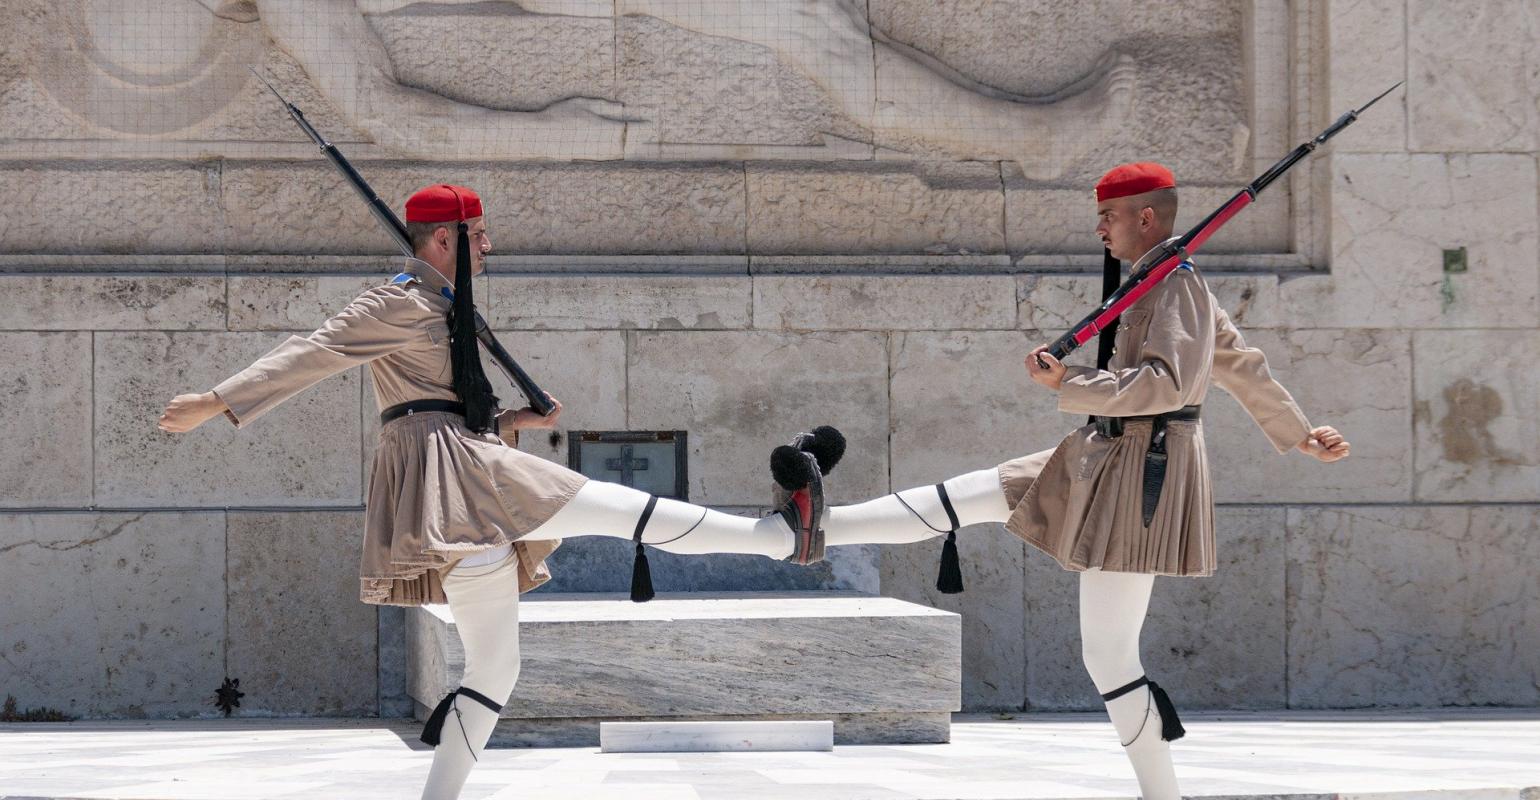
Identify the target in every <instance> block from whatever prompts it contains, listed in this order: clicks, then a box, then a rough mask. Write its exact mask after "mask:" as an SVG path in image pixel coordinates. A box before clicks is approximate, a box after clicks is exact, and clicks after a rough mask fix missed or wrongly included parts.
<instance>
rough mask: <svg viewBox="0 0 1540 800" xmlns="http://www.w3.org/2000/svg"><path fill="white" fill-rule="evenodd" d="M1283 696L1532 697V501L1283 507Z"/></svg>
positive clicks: (1360, 700) (1536, 689)
mask: <svg viewBox="0 0 1540 800" xmlns="http://www.w3.org/2000/svg"><path fill="white" fill-rule="evenodd" d="M1288 525H1289V548H1288V549H1289V563H1288V582H1289V603H1288V613H1289V643H1288V666H1289V683H1288V685H1289V704H1290V706H1291V707H1301V708H1359V707H1366V706H1429V705H1432V706H1439V705H1524V706H1528V705H1535V704H1537V703H1540V680H1537V677H1540V624H1536V623H1537V620H1536V609H1537V608H1540V587H1537V584H1536V582H1535V579H1534V573H1533V571H1532V570H1527V569H1514V565H1516V564H1534V563H1535V562H1536V559H1537V558H1540V535H1537V534H1540V529H1537V523H1536V516H1535V511H1534V507H1533V506H1482V507H1469V508H1463V507H1455V506H1434V507H1428V506H1423V507H1416V506H1353V507H1346V508H1317V509H1311V508H1301V509H1290V511H1289V523H1288Z"/></svg>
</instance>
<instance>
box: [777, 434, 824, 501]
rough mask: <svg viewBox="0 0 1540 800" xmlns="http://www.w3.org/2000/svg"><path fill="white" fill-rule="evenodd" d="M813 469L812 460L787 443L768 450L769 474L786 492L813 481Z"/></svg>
mask: <svg viewBox="0 0 1540 800" xmlns="http://www.w3.org/2000/svg"><path fill="white" fill-rule="evenodd" d="M813 469H814V467H813V462H811V461H809V460H808V459H807V456H806V455H804V454H803V453H802V451H801V450H798V449H797V448H795V447H792V446H791V445H789V444H783V445H781V446H780V447H777V448H775V449H774V450H771V451H770V476H771V477H773V478H775V482H776V483H778V484H780V486H781V488H782V489H785V490H786V491H788V492H795V491H797V490H798V489H803V488H806V487H807V485H808V484H809V483H811V482H812V481H813Z"/></svg>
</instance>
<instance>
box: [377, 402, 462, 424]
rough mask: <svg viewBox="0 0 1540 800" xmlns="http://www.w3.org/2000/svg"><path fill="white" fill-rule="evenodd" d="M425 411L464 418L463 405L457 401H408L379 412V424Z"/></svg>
mask: <svg viewBox="0 0 1540 800" xmlns="http://www.w3.org/2000/svg"><path fill="white" fill-rule="evenodd" d="M425 411H445V412H448V413H450V414H459V415H460V416H462V417H463V416H465V404H464V403H461V402H459V401H457V400H410V401H408V402H405V403H397V404H396V405H393V406H391V407H390V408H387V409H385V410H384V411H381V412H380V424H381V425H384V424H385V423H387V422H390V421H391V420H393V419H399V418H401V417H405V416H410V415H412V414H421V413H423V412H425Z"/></svg>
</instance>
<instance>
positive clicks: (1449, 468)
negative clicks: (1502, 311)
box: [1354, 330, 1540, 502]
mask: <svg viewBox="0 0 1540 800" xmlns="http://www.w3.org/2000/svg"><path fill="white" fill-rule="evenodd" d="M1412 344H1413V353H1414V360H1415V364H1414V369H1413V370H1412V374H1413V375H1414V376H1415V377H1416V385H1415V386H1414V387H1413V388H1414V397H1415V413H1414V414H1413V416H1412V428H1413V433H1414V436H1415V440H1416V449H1415V451H1414V455H1413V464H1414V469H1415V470H1416V489H1415V491H1416V499H1417V500H1418V501H1421V502H1469V501H1476V502H1482V501H1488V502H1490V501H1504V500H1507V501H1523V502H1535V501H1540V375H1537V373H1536V372H1535V367H1534V365H1535V361H1536V360H1537V359H1540V331H1492V330H1487V331H1418V332H1417V333H1415V334H1414V335H1413V338H1412ZM1356 455H1357V454H1356V453H1355V454H1354V456H1355V457H1356Z"/></svg>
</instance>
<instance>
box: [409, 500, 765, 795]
mask: <svg viewBox="0 0 1540 800" xmlns="http://www.w3.org/2000/svg"><path fill="white" fill-rule="evenodd" d="M648 497H649V495H647V494H645V493H643V492H639V491H637V490H635V489H631V488H628V487H625V486H621V485H619V484H614V483H605V482H603V481H589V482H587V483H585V484H583V487H582V488H581V489H578V492H577V494H576V495H574V496H573V498H572V500H571V501H569V502H568V503H567V504H566V505H565V506H562V508H561V510H560V511H558V512H556V514H555V515H553V516H552V517H551V519H550V520H548V521H547V522H546V523H545V524H544V525H541V526H540V527H539V528H536V529H535V530H533V531H531V532H530V533H528V534H525V536H524V537H523V538H524V539H525V540H541V539H561V538H565V537H568V536H612V537H616V538H621V539H630V538H631V537H632V535H633V534H634V533H635V532H636V523H637V520H638V519H640V518H641V515H642V510H643V509H644V508H646V506H647V500H648ZM642 541H644V542H646V543H647V544H649V545H653V546H656V547H657V548H658V549H660V550H666V551H668V552H670V553H686V554H698V553H749V554H754V555H762V556H769V557H770V558H785V557H786V556H788V555H790V554H791V550H792V532H791V528H790V527H789V526H787V524H786V521H785V520H783V519H781V517H780V515H779V514H772V515H770V516H768V517H764V518H761V519H752V518H749V517H740V516H736V515H733V514H724V513H722V512H720V511H711V510H708V509H705V508H702V507H700V506H695V505H691V504H689V503H681V502H679V501H677V500H668V499H664V498H659V499H658V503H657V506H656V507H654V508H653V511H652V516H651V517H649V518H648V521H647V528H646V529H645V531H643V533H642ZM495 557H496V554H494V555H493V558H495ZM477 560H479V561H485V562H487V563H480V564H478V563H475V562H476V561H477ZM444 594H445V595H446V596H448V598H449V610H450V611H451V612H452V613H453V614H454V620H455V629H456V630H457V631H459V634H460V641H461V642H462V643H463V644H464V646H465V675H464V676H463V677H462V678H461V679H460V685H461V686H462V687H465V688H468V689H472V690H474V691H477V692H480V693H481V694H484V695H486V696H487V697H488V698H490V699H491V700H493V701H494V702H496V703H498V704H502V703H506V702H507V701H508V696H509V695H510V694H512V693H513V685H514V682H515V681H517V680H518V677H519V581H518V559H517V558H512V557H508V555H507V554H506V553H505V556H504V558H502V559H500V560H496V561H491V560H489V559H486V558H483V559H476V560H472V559H465V560H462V561H461V562H460V563H459V564H456V565H455V567H454V569H452V570H450V571H449V574H448V575H446V576H445V577H444ZM496 724H497V713H496V712H494V711H492V710H491V709H489V708H487V707H486V706H483V705H482V704H480V703H478V702H476V701H474V700H471V699H469V698H466V697H456V698H455V699H454V706H453V710H452V711H451V712H450V714H449V716H448V718H446V719H445V721H444V727H443V730H442V731H441V732H440V734H439V744H438V747H437V748H435V750H434V752H433V766H432V768H431V769H430V770H429V772H428V783H427V785H426V786H425V787H424V788H423V793H422V796H423V800H453V799H454V798H456V797H459V796H460V789H461V787H463V786H464V785H465V779H466V778H467V777H468V776H469V775H470V771H471V768H472V767H473V766H475V764H476V760H477V758H479V757H480V755H481V751H482V749H483V748H485V747H486V744H487V740H488V739H490V738H491V736H492V729H493V727H494V726H495V725H496Z"/></svg>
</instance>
